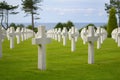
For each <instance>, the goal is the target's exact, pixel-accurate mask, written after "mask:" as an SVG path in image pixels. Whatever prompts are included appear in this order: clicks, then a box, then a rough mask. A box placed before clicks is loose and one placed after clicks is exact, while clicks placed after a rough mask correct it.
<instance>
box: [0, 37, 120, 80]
mask: <svg viewBox="0 0 120 80" xmlns="http://www.w3.org/2000/svg"><path fill="white" fill-rule="evenodd" d="M70 45H71V44H70V41H68V44H67V46H63V45H62V42H61V43H58V42H57V41H55V40H52V42H51V43H50V44H48V45H47V51H46V52H47V53H46V55H47V70H46V71H41V70H38V69H37V46H36V45H32V44H31V39H29V40H26V41H24V42H21V43H20V44H19V45H17V44H15V48H14V49H12V50H11V49H10V48H9V41H8V40H5V41H4V42H3V57H2V58H1V59H0V80H120V48H118V47H117V44H116V43H115V41H114V40H112V39H106V40H105V41H104V43H103V44H102V48H101V49H99V50H97V49H96V44H95V64H92V65H90V64H87V55H88V54H87V49H88V48H87V44H86V45H83V42H82V40H81V39H79V40H78V42H77V45H76V46H77V47H76V51H75V52H71V50H70Z"/></svg>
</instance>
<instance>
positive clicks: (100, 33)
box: [81, 27, 107, 49]
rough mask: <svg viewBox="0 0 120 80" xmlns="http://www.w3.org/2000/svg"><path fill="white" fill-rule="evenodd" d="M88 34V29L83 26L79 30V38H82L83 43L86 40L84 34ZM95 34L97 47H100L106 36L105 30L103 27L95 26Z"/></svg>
mask: <svg viewBox="0 0 120 80" xmlns="http://www.w3.org/2000/svg"><path fill="white" fill-rule="evenodd" d="M94 32H95V30H94ZM87 35H88V30H87V28H83V29H82V30H81V38H82V39H83V44H85V43H86V42H87V41H86V36H87ZM95 35H97V36H98V40H97V49H100V48H101V44H102V43H103V41H104V40H105V39H106V38H107V31H106V30H105V29H104V28H100V27H97V30H96V32H95Z"/></svg>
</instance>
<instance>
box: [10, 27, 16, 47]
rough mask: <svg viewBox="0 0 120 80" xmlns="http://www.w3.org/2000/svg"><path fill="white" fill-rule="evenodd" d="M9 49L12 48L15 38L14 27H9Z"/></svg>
mask: <svg viewBox="0 0 120 80" xmlns="http://www.w3.org/2000/svg"><path fill="white" fill-rule="evenodd" d="M9 36H10V49H12V48H14V38H15V36H16V34H15V30H14V27H10V33H9Z"/></svg>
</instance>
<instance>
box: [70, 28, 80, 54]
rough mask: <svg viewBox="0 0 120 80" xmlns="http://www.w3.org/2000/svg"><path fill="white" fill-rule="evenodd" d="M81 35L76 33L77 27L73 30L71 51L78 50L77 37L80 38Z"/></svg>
mask: <svg viewBox="0 0 120 80" xmlns="http://www.w3.org/2000/svg"><path fill="white" fill-rule="evenodd" d="M78 35H79V34H77V33H76V32H75V27H72V28H71V51H72V52H74V51H75V49H76V41H75V39H76V37H78Z"/></svg>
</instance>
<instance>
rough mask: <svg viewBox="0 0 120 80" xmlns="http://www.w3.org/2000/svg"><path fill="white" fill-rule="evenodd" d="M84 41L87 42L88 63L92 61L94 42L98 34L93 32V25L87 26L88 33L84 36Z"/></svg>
mask: <svg viewBox="0 0 120 80" xmlns="http://www.w3.org/2000/svg"><path fill="white" fill-rule="evenodd" d="M86 39H87V40H86V41H87V42H88V64H93V63H94V42H95V41H97V39H98V36H95V34H94V27H93V26H89V27H88V35H87V37H86Z"/></svg>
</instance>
